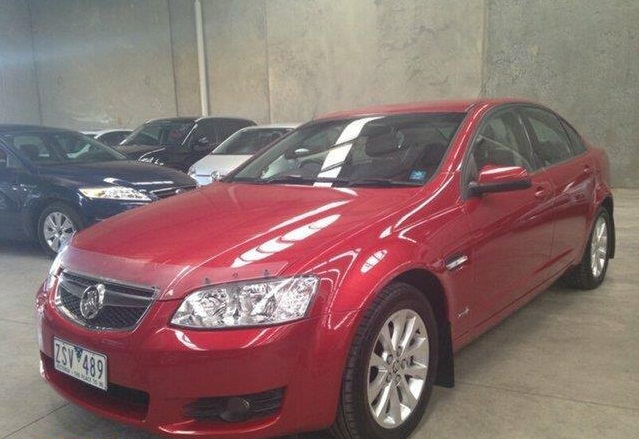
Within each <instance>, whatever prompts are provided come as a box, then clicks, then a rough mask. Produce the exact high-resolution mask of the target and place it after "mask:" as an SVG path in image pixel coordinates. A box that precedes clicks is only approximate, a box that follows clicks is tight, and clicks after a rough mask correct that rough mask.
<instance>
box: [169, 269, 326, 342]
mask: <svg viewBox="0 0 639 439" xmlns="http://www.w3.org/2000/svg"><path fill="white" fill-rule="evenodd" d="M318 285H319V279H318V278H316V277H314V276H300V277H289V278H283V279H267V280H263V281H257V280H256V281H248V282H238V283H230V284H223V285H216V286H211V287H209V288H205V289H202V290H200V291H196V292H194V293H191V294H190V295H189V296H187V297H186V298H185V299H184V301H183V302H182V304H181V305H180V308H179V309H178V310H177V311H176V312H175V315H174V316H173V319H172V320H171V323H172V324H174V325H177V326H184V327H188V328H210V329H217V328H237V327H242V326H265V325H276V324H278V323H284V322H291V321H294V320H299V319H301V318H303V317H305V316H306V313H307V311H308V309H309V306H310V304H311V301H312V300H313V297H314V296H315V293H316V291H317V286H318Z"/></svg>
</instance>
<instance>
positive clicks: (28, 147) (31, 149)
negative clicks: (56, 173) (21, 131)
mask: <svg viewBox="0 0 639 439" xmlns="http://www.w3.org/2000/svg"><path fill="white" fill-rule="evenodd" d="M19 149H20V151H21V152H22V153H24V155H26V156H27V157H28V158H29V160H32V161H35V160H38V157H39V156H40V148H39V147H38V145H33V144H30V143H25V144H23V145H20V146H19Z"/></svg>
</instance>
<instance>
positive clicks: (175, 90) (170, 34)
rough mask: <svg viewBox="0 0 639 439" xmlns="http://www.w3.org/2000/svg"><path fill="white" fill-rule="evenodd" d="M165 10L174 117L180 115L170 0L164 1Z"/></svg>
mask: <svg viewBox="0 0 639 439" xmlns="http://www.w3.org/2000/svg"><path fill="white" fill-rule="evenodd" d="M166 10H167V13H168V14H169V47H170V50H171V69H172V74H173V99H174V100H175V115H176V116H179V115H180V107H179V103H178V91H177V74H176V73H175V71H176V70H175V50H174V49H173V20H172V18H171V17H172V15H173V14H171V0H166Z"/></svg>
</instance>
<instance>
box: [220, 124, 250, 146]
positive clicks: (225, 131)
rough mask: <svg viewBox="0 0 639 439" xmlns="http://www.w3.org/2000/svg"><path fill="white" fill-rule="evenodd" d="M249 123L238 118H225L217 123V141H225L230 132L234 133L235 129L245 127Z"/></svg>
mask: <svg viewBox="0 0 639 439" xmlns="http://www.w3.org/2000/svg"><path fill="white" fill-rule="evenodd" d="M249 125H250V124H248V123H246V122H242V121H239V120H226V121H221V122H219V123H218V125H217V135H218V139H217V140H218V141H219V142H223V141H225V140H226V139H227V138H228V137H230V136H231V134H233V133H235V132H236V131H238V130H240V129H242V128H245V127H247V126H249Z"/></svg>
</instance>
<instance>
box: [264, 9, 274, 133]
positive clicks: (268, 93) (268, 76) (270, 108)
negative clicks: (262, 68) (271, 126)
mask: <svg viewBox="0 0 639 439" xmlns="http://www.w3.org/2000/svg"><path fill="white" fill-rule="evenodd" d="M264 45H265V50H264V53H265V54H266V96H267V99H268V122H269V123H273V98H272V96H271V61H270V54H269V50H268V47H269V41H268V1H267V0H264Z"/></svg>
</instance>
